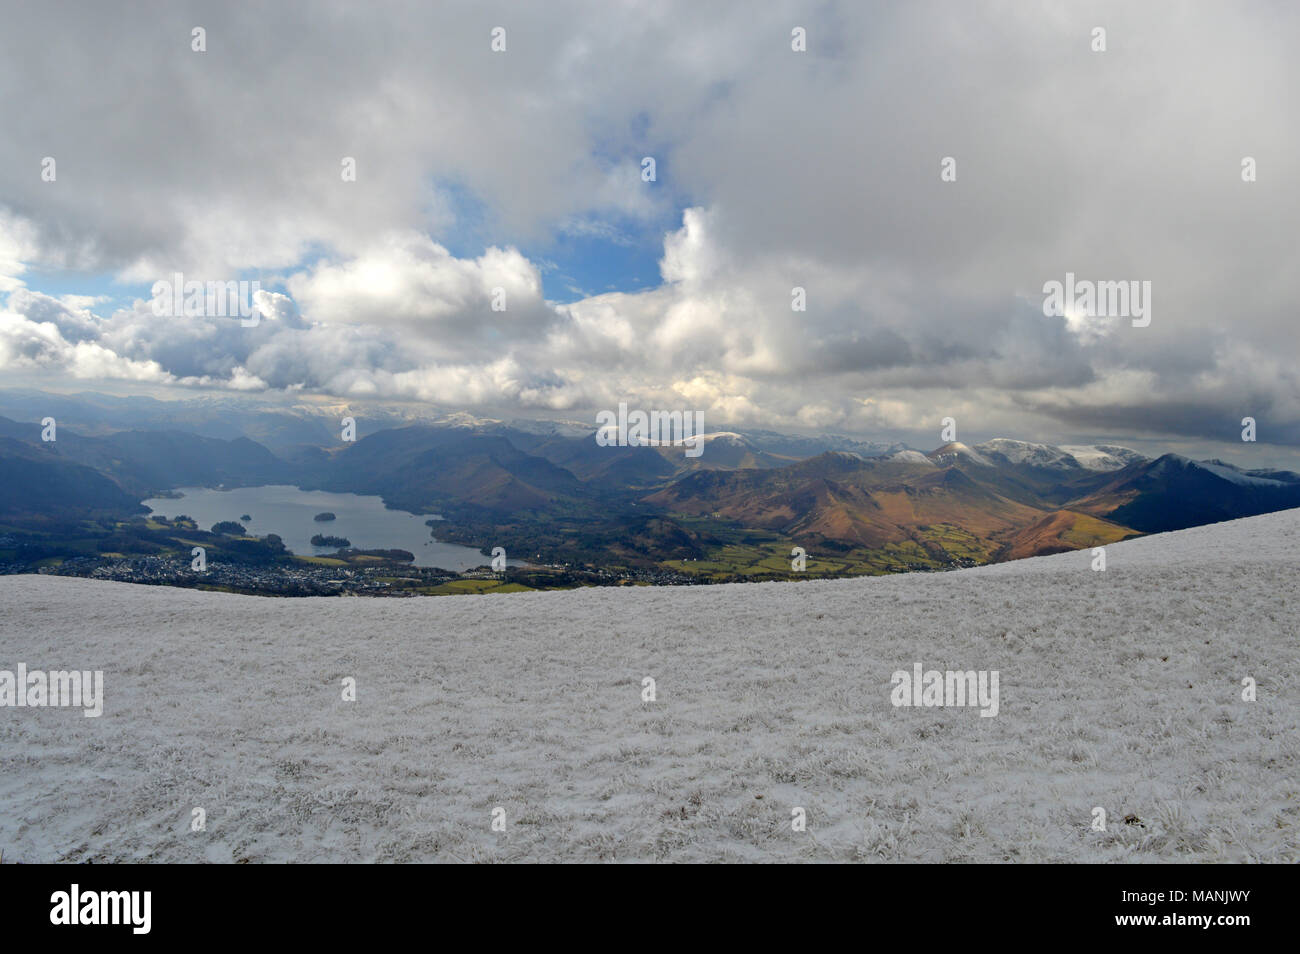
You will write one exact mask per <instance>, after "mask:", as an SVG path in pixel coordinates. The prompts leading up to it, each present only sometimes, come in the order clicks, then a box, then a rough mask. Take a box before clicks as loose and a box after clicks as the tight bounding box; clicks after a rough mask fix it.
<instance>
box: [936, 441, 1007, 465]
mask: <svg viewBox="0 0 1300 954" xmlns="http://www.w3.org/2000/svg"><path fill="white" fill-rule="evenodd" d="M927 456H928V457H929V458H930V460H931V461H933V462H934V463H936V464H951V463H955V462H956V461H957V460H959V459H961V458H965V459H967V460H969V461H972V462H974V463H976V464H983V465H984V466H985V467H992V466H993V462H992V461H991V460H989V459H988V458H987V457H985V456H984V455H983V454H981V453H980V452H979V451H977V450H975V449H974V448H972V447H968V446H966V445H965V444H963V443H962V442H961V441H950V442H948V443H947V444H944V445H943V446H942V447H940V448H937V449H936V450H933V451H931V452H930V453H929V454H928V455H927Z"/></svg>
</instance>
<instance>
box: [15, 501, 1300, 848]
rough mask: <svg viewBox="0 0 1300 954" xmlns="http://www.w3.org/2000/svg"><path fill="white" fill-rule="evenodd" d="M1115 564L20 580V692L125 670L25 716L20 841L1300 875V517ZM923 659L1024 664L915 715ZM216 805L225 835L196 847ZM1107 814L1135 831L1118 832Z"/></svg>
mask: <svg viewBox="0 0 1300 954" xmlns="http://www.w3.org/2000/svg"><path fill="white" fill-rule="evenodd" d="M1107 554H1108V558H1109V559H1108V569H1107V571H1106V572H1105V573H1094V572H1092V571H1091V570H1090V568H1089V565H1090V562H1091V556H1090V554H1089V553H1088V552H1086V551H1082V552H1077V553H1070V554H1062V555H1058V556H1053V557H1045V558H1039V559H1033V560H1025V561H1020V562H1017V563H1014V564H1004V565H1000V566H994V567H984V568H980V569H977V570H969V571H963V572H959V573H944V574H921V575H907V576H894V577H880V578H867V579H855V580H846V581H836V582H806V583H770V584H739V585H735V586H713V587H694V588H667V589H654V588H645V587H635V588H632V587H629V588H621V589H588V590H578V591H566V592H552V593H525V594H516V595H490V596H464V597H438V598H429V599H409V600H367V599H303V600H289V599H265V598H257V597H244V596H231V595H224V594H215V593H203V592H198V591H193V590H182V589H170V588H145V587H135V586H130V585H126V584H117V583H104V582H96V581H88V580H78V579H65V578H54V577H36V576H27V577H4V578H0V669H13V668H14V667H15V666H16V664H17V663H19V662H25V663H27V664H28V666H30V667H33V668H38V667H39V668H47V669H53V668H65V667H66V668H73V667H75V668H82V669H103V670H104V671H105V684H106V689H105V692H106V703H105V714H104V715H103V716H102V717H101V718H99V719H88V718H84V717H83V716H82V715H81V713H80V712H79V711H76V710H57V709H0V849H3V851H4V858H5V861H6V862H8V861H95V862H107V861H130V860H147V861H202V860H209V861H245V860H248V861H255V862H256V861H290V860H293V861H339V860H343V861H348V860H355V861H389V860H394V861H420V860H443V861H452V860H464V861H511V860H539V861H557V860H571V861H597V860H614V861H633V860H674V861H699V860H748V861H772V860H791V861H1140V862H1159V861H1211V862H1212V861H1267V862H1282V861H1287V862H1295V861H1297V860H1300V847H1298V844H1297V842H1298V836H1297V821H1298V820H1300V770H1298V768H1300V766H1298V765H1297V749H1300V733H1298V732H1297V717H1298V716H1300V704H1298V703H1300V690H1298V688H1297V681H1296V675H1295V674H1296V670H1297V665H1298V664H1300V658H1298V657H1300V653H1297V646H1298V642H1297V622H1296V620H1297V617H1298V613H1297V610H1300V594H1298V590H1300V587H1297V569H1296V566H1297V557H1298V556H1300V511H1291V512H1287V513H1282V514H1275V515H1271V516H1266V517H1258V518H1253V519H1249V520H1241V521H1235V522H1232V523H1227V524H1219V525H1217V526H1212V527H1202V528H1198V529H1195V530H1189V531H1183V532H1181V533H1174V534H1165V535H1160V536H1155V537H1149V538H1145V539H1140V540H1134V541H1129V542H1126V543H1120V544H1115V545H1112V546H1111V547H1109V548H1108V549H1107ZM914 662H921V663H923V664H924V665H925V667H926V668H927V669H928V668H936V669H997V670H999V671H1000V673H1001V679H1000V690H1001V698H1000V703H1001V713H1000V714H999V715H998V716H997V717H996V718H980V716H979V713H978V710H976V709H973V708H972V709H922V708H913V709H905V708H897V709H896V708H894V707H893V706H892V705H891V704H890V701H889V690H890V685H889V680H890V675H891V673H892V672H893V671H894V670H896V669H908V668H910V667H911V665H912V664H913V663H914ZM347 676H352V677H355V678H356V680H357V684H358V701H357V702H355V703H346V702H343V701H342V700H341V697H340V681H341V680H342V679H343V678H344V677H347ZM645 676H651V677H653V678H654V679H655V680H656V681H657V689H658V701H657V702H656V703H654V704H643V703H642V701H641V691H642V690H641V681H642V678H643V677H645ZM1243 676H1252V677H1254V678H1255V679H1257V680H1258V684H1259V699H1258V701H1257V702H1255V703H1247V702H1243V701H1242V699H1241V696H1240V693H1241V686H1240V681H1241V679H1242V677H1243ZM195 806H201V807H203V808H204V809H205V810H206V812H207V830H206V831H205V832H201V833H193V832H191V831H190V830H189V828H190V818H191V809H192V808H194V807H195ZM496 806H501V807H503V808H505V810H506V820H507V830H506V831H505V832H504V833H496V832H493V831H491V830H490V821H491V812H492V809H493V808H494V807H496ZM793 806H802V807H804V808H805V809H806V810H807V814H808V830H807V831H806V832H794V831H792V830H791V825H790V812H791V808H792V807H793ZM1094 806H1102V807H1104V808H1105V809H1106V811H1107V813H1108V816H1109V817H1108V828H1109V830H1108V831H1107V832H1104V833H1101V832H1093V831H1090V830H1089V824H1090V822H1091V811H1092V809H1093V807H1094ZM1126 815H1133V816H1136V819H1137V822H1135V823H1133V824H1125V823H1124V818H1125V816H1126Z"/></svg>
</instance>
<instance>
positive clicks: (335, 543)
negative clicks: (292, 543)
mask: <svg viewBox="0 0 1300 954" xmlns="http://www.w3.org/2000/svg"><path fill="white" fill-rule="evenodd" d="M311 545H312V546H314V547H350V546H352V541H351V540H349V539H348V538H347V537H327V536H324V535H322V534H319V533H318V534H316V535H315V536H314V537H312V538H311Z"/></svg>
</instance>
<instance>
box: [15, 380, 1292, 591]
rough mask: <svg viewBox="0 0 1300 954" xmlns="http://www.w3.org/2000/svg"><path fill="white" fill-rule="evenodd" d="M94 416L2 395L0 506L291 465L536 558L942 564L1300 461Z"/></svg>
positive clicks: (1165, 505)
mask: <svg viewBox="0 0 1300 954" xmlns="http://www.w3.org/2000/svg"><path fill="white" fill-rule="evenodd" d="M160 403H161V402H160ZM119 410H120V409H119ZM105 416H109V417H111V416H112V415H100V416H99V417H96V418H95V419H93V420H92V421H90V422H89V426H88V431H89V433H83V432H82V431H81V430H79V429H78V427H77V423H78V422H77V421H76V419H70V418H68V417H66V416H65V418H64V419H63V420H61V421H60V422H59V426H58V432H57V440H56V441H54V442H43V441H42V440H41V426H40V425H39V424H37V423H33V422H30V421H16V420H12V419H9V418H3V417H0V500H2V501H3V503H0V518H2V519H3V524H0V528H2V527H3V526H4V525H9V526H17V525H22V524H24V523H27V524H30V523H33V522H36V523H39V522H41V521H48V520H50V519H75V518H79V517H88V516H98V517H101V518H103V517H109V518H117V519H122V520H130V519H133V518H136V517H138V516H140V515H141V514H143V508H142V507H141V506H140V501H141V500H142V499H144V498H146V497H148V496H151V495H154V494H156V493H159V492H166V491H170V490H172V489H174V488H176V487H181V486H207V487H226V488H229V487H235V486H255V485H260V484H268V483H290V484H296V485H297V486H300V487H302V488H304V489H322V490H331V491H340V492H351V493H359V494H377V495H380V496H382V497H383V499H384V500H385V502H386V503H387V504H388V505H389V506H391V507H395V508H399V509H404V510H409V511H411V512H414V513H439V514H443V515H445V516H446V517H447V518H448V519H447V521H446V522H445V524H440V525H439V531H438V532H439V536H440V538H444V537H445V538H446V539H452V540H458V541H459V542H467V543H473V544H474V545H476V546H483V545H484V544H487V543H489V542H497V541H500V542H502V543H504V545H506V546H507V547H508V548H509V547H515V548H516V550H518V551H521V552H527V553H530V554H536V555H537V557H538V558H540V559H543V560H547V561H551V562H558V563H594V564H600V563H601V562H602V561H604V560H616V561H618V562H620V563H623V564H638V565H658V564H665V565H667V564H671V565H673V566H674V568H675V569H678V570H682V571H684V572H697V571H699V568H700V566H713V567H714V568H715V570H716V573H715V576H716V575H717V574H721V575H726V573H727V572H730V571H735V572H740V571H739V570H736V567H737V566H742V565H743V566H748V567H749V570H747V571H745V572H747V573H749V574H750V575H751V576H753V575H754V574H759V575H760V576H761V573H762V572H766V570H770V571H773V572H776V571H777V570H778V569H779V568H780V566H781V562H782V561H785V562H788V556H782V554H788V553H789V551H790V550H791V549H792V548H793V547H795V546H799V547H804V548H805V549H806V551H807V552H808V553H809V554H818V553H820V554H825V555H827V557H828V559H829V558H830V557H831V556H834V557H835V559H836V560H838V561H840V562H839V563H836V564H834V565H835V566H836V567H839V568H840V569H845V570H849V571H867V570H874V571H881V570H889V569H899V568H940V567H945V566H959V565H972V564H977V563H986V562H995V561H1001V560H1008V559H1016V558H1020V557H1026V556H1034V555H1041V554H1047V553H1054V552H1059V551H1063V550H1069V549H1076V548H1079V547H1089V546H1097V545H1104V544H1106V543H1111V542H1115V541H1117V540H1121V539H1124V538H1126V537H1130V536H1135V535H1139V534H1144V533H1152V532H1158V531H1165V530H1176V529H1182V528H1186V527H1191V526H1197V525H1200V524H1205V523H1213V522H1217V521H1222V520H1229V519H1235V518H1239V517H1245V516H1252V515H1255V514H1261V513H1267V512H1272V511H1277V510H1284V509H1289V508H1292V507H1300V475H1297V474H1294V473H1291V472H1288V471H1276V470H1249V471H1247V470H1242V469H1239V468H1237V467H1234V466H1232V465H1230V464H1227V463H1224V462H1222V461H1218V460H1211V461H1194V460H1190V459H1188V458H1185V457H1181V456H1178V455H1175V454H1166V455H1163V456H1161V457H1158V458H1155V459H1151V458H1148V457H1145V456H1143V455H1142V454H1139V453H1138V452H1136V451H1134V450H1131V449H1129V448H1126V447H1122V446H1118V445H1112V444H1098V445H1061V446H1057V445H1051V444H1044V443H1033V442H1027V441H1019V440H1012V439H1006V438H1000V439H995V440H990V441H985V442H982V443H977V444H974V445H971V446H968V445H966V444H963V443H958V442H952V443H948V444H944V445H942V446H940V447H938V448H935V449H933V450H931V451H928V452H923V451H920V450H917V449H915V448H911V447H908V446H906V445H902V444H897V443H886V442H867V441H859V440H856V439H853V438H847V437H839V436H828V437H823V438H811V437H796V436H787V435H781V434H777V433H774V432H771V431H753V432H742V431H725V432H715V433H711V434H706V435H704V437H703V438H702V440H703V443H704V451H703V453H702V454H701V455H700V456H699V457H695V458H689V457H686V456H685V455H684V454H683V449H682V448H681V447H680V446H676V447H674V446H634V447H602V446H600V445H598V444H597V443H596V441H595V440H594V439H593V433H594V431H595V427H594V425H583V424H578V423H575V422H564V421H559V422H539V421H514V422H506V421H494V420H483V419H478V418H474V417H471V416H469V415H465V414H448V415H445V416H443V417H442V418H441V419H439V420H435V421H421V422H417V423H410V422H408V421H405V420H400V419H399V420H395V421H394V423H395V424H397V425H398V426H393V427H387V428H381V429H377V430H372V431H371V432H369V433H366V434H364V435H363V436H361V437H360V438H359V439H358V440H356V441H355V442H350V443H345V442H342V441H339V440H334V439H328V440H322V439H321V433H320V431H319V430H318V429H317V427H316V426H311V427H304V428H301V429H298V430H295V429H293V428H292V427H291V424H292V420H293V415H288V416H281V417H280V418H277V419H276V420H277V423H276V424H275V427H274V428H273V429H279V430H281V431H283V433H282V434H281V436H286V435H292V436H294V437H296V438H299V439H296V440H291V441H281V442H277V443H276V444H275V445H273V446H275V450H272V449H271V448H270V447H268V446H265V445H264V444H262V443H259V442H258V441H255V440H252V439H251V438H249V437H247V436H243V435H239V436H232V437H219V436H211V435H208V434H201V433H196V432H195V431H196V428H195V426H194V425H193V424H192V423H187V422H184V421H179V422H178V421H174V420H171V421H168V422H167V423H168V424H180V426H167V427H157V428H121V429H118V428H114V427H112V426H110V425H109V424H107V423H106V422H105V420H104V419H103V418H104V417H105ZM147 416H148V415H146V417H147ZM318 423H319V422H318ZM286 429H287V430H286ZM723 555H725V556H726V558H725V559H724V558H723ZM778 557H780V559H778ZM828 566H829V565H828ZM727 567H730V568H731V570H730V571H728V570H727ZM763 568H766V570H763Z"/></svg>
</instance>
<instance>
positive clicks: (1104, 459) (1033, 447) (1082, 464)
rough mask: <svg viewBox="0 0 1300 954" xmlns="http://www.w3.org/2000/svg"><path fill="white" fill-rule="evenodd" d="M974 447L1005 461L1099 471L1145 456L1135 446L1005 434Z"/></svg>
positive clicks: (989, 455)
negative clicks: (1062, 441) (1044, 441)
mask: <svg viewBox="0 0 1300 954" xmlns="http://www.w3.org/2000/svg"><path fill="white" fill-rule="evenodd" d="M975 449H976V450H977V451H979V452H980V453H981V454H983V455H985V457H986V458H988V459H990V460H992V461H994V462H996V463H1003V464H1011V465H1019V466H1028V467H1044V468H1056V469H1060V470H1072V469H1082V470H1091V471H1098V472H1105V471H1112V470H1121V469H1123V468H1124V467H1127V466H1128V465H1129V464H1131V463H1134V462H1136V461H1141V460H1146V459H1147V458H1145V457H1143V456H1142V455H1141V454H1139V453H1138V452H1137V451H1135V450H1130V449H1129V448H1127V447H1120V446H1118V445H1115V444H1066V445H1059V446H1058V445H1055V444H1038V443H1034V442H1033V441H1017V440H1012V439H1010V438H1006V437H998V438H994V439H993V440H991V441H984V442H983V443H980V444H976V445H975Z"/></svg>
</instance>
